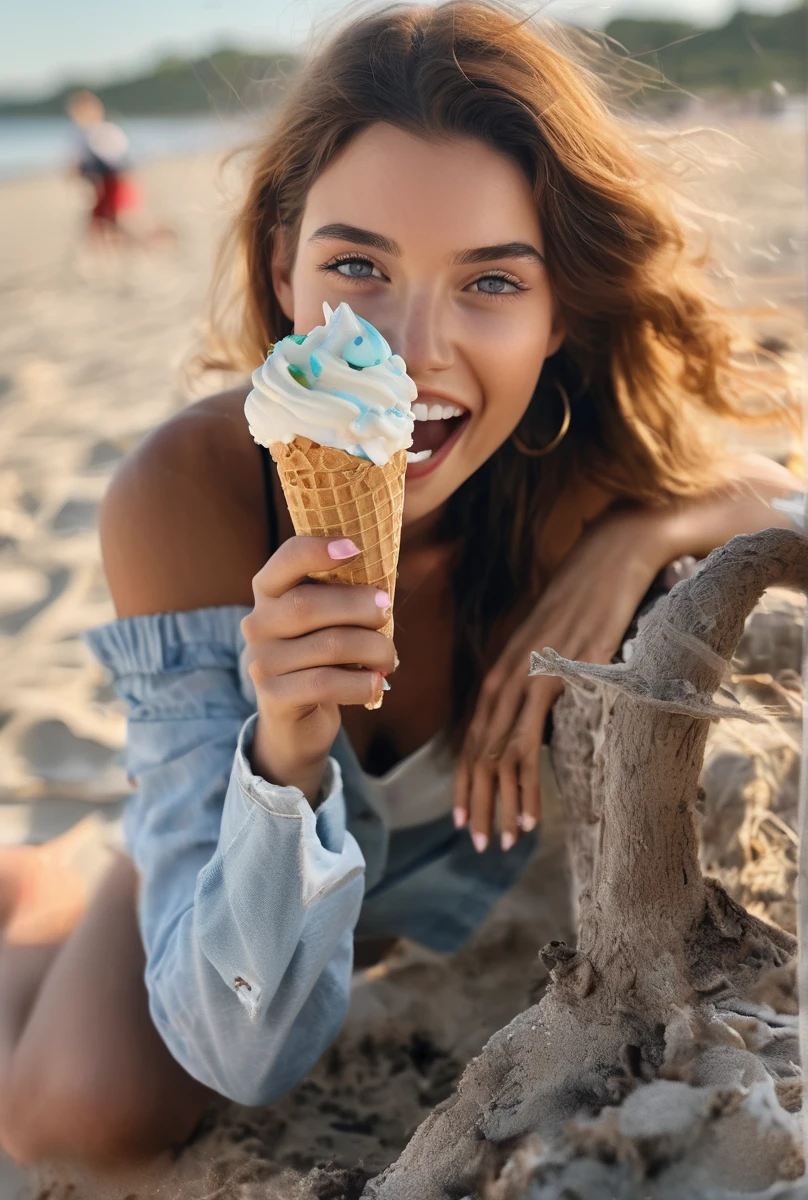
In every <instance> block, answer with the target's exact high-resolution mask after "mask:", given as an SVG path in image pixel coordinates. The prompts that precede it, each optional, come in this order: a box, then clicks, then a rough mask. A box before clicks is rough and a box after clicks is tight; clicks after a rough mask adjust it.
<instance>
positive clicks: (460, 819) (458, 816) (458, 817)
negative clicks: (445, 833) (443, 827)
mask: <svg viewBox="0 0 808 1200" xmlns="http://www.w3.org/2000/svg"><path fill="white" fill-rule="evenodd" d="M452 818H453V819H454V825H455V829H462V828H463V826H464V825H465V823H466V810H465V808H453V809H452Z"/></svg>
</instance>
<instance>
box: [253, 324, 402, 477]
mask: <svg viewBox="0 0 808 1200" xmlns="http://www.w3.org/2000/svg"><path fill="white" fill-rule="evenodd" d="M323 315H324V316H325V325H318V326H317V327H316V328H315V329H313V330H312V331H311V333H309V334H306V335H305V336H303V335H302V334H298V333H292V334H290V335H289V336H288V337H285V338H282V339H281V340H280V341H279V342H276V343H275V345H274V347H273V349H272V352H271V354H270V355H269V357H268V358H267V360H266V362H265V363H264V364H263V366H261V367H259V368H258V370H257V371H254V372H253V377H252V382H253V390H252V391H251V392H250V394H249V396H248V397H247V402H246V404H245V406H244V411H245V414H246V416H247V422H248V424H249V427H250V433H251V434H252V435H253V437H254V439H255V440H256V442H259V443H260V444H261V445H263V446H269V445H271V443H272V442H284V443H287V444H288V443H289V442H292V441H294V439H295V438H296V437H306V438H309V439H310V441H312V442H319V444H320V445H321V446H333V447H334V448H336V449H337V450H345V451H346V452H347V453H348V454H353V455H356V457H357V458H364V459H369V460H370V461H371V462H373V463H376V465H377V466H383V465H384V464H385V463H387V462H389V460H390V459H391V458H392V457H393V455H394V454H396V453H397V451H399V450H405V449H407V447H408V446H411V445H412V429H413V420H414V418H413V412H412V402H413V400H415V398H416V397H417V395H418V389H417V388H416V386H415V384H414V382H413V381H412V379H410V377H409V375H408V374H407V368H406V365H405V363H404V360H403V358H401V357H400V356H399V355H398V354H393V352H392V350H391V349H390V347H389V345H388V344H387V342H386V341H385V339H384V338H383V337H382V335H381V334H380V333H379V331H378V330H377V329H375V328H374V327H373V325H371V324H370V322H369V321H365V320H363V319H362V317H359V316H357V315H356V313H354V312H353V311H352V310H351V308H350V306H349V305H348V304H346V303H345V302H343V303H342V304H340V305H339V307H338V308H337V309H336V311H333V310H332V309H331V306H330V305H329V304H328V303H325V304H323ZM418 457H421V456H416V455H412V454H408V455H407V458H408V460H410V461H411V460H414V459H416V458H418Z"/></svg>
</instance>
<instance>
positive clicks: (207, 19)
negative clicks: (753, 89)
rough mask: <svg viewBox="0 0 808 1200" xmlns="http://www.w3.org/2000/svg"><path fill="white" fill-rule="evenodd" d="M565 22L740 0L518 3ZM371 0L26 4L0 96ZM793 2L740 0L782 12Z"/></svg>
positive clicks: (283, 40)
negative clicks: (539, 8) (543, 10)
mask: <svg viewBox="0 0 808 1200" xmlns="http://www.w3.org/2000/svg"><path fill="white" fill-rule="evenodd" d="M520 2H521V3H523V4H525V5H526V7H532V8H535V7H537V6H538V5H542V4H543V5H544V6H545V7H546V10H547V12H549V13H550V14H551V15H553V16H556V17H558V18H559V19H561V20H573V21H576V22H577V23H578V24H581V25H588V26H590V27H595V28H597V27H602V26H603V25H605V24H606V22H607V21H609V20H611V19H612V18H614V17H616V16H625V15H632V16H633V15H642V16H655V17H665V18H669V19H671V18H672V19H679V20H692V21H694V22H696V23H698V24H700V25H716V24H721V23H722V22H723V21H725V20H726V19H727V18H728V17H729V16H730V15H731V14H732V13H733V12H734V11H735V9H736V8H737V7H738V0H520ZM357 3H358V4H359V6H360V7H361V8H362V9H365V8H368V7H373V0H348V3H347V4H346V0H137V2H136V3H125V2H122V0H26V2H25V3H15V4H14V19H13V20H11V19H9V17H8V16H7V17H6V19H5V20H4V21H3V22H2V28H3V34H2V38H0V93H2V94H5V95H11V94H28V95H38V94H41V93H45V92H48V91H50V90H51V89H54V88H56V87H57V86H59V85H61V84H62V83H66V82H74V81H76V82H78V81H82V80H84V81H86V82H88V83H104V82H107V81H108V80H109V79H111V78H114V77H115V76H116V75H118V74H119V73H121V72H123V73H125V74H130V73H131V74H135V73H136V72H137V71H138V70H139V69H141V68H147V67H148V66H149V65H150V64H151V63H153V62H154V61H155V60H156V59H158V58H162V57H164V56H165V55H169V54H175V53H179V54H200V55H201V54H204V53H206V52H208V51H209V50H211V49H214V48H215V47H216V46H218V45H221V44H222V43H224V42H228V43H231V44H236V45H243V46H245V47H248V48H254V49H260V50H263V49H270V48H276V47H277V48H283V47H289V48H296V47H300V46H302V45H304V44H305V42H306V40H307V38H309V37H310V36H312V31H314V34H315V36H316V32H317V30H318V29H322V28H324V27H327V24H328V20H329V17H333V16H334V15H336V14H337V13H339V12H340V11H341V10H343V9H345V8H346V7H356V6H357ZM794 3H795V0H744V3H743V7H744V8H746V9H753V10H755V11H768V12H780V11H782V10H783V9H786V8H792V7H793V6H794Z"/></svg>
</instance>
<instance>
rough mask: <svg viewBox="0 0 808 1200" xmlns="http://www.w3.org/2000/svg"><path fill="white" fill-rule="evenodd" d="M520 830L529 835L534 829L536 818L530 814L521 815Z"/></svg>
mask: <svg viewBox="0 0 808 1200" xmlns="http://www.w3.org/2000/svg"><path fill="white" fill-rule="evenodd" d="M522 828H523V829H524V831H525V833H530V831H531V829H535V828H536V818H535V817H534V816H533V815H532V814H531V813H522Z"/></svg>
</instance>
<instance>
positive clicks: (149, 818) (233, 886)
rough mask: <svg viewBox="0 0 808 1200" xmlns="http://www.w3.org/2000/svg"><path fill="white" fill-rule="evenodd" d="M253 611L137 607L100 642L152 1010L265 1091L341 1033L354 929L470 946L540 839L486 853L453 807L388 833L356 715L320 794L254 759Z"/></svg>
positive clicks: (176, 1037)
mask: <svg viewBox="0 0 808 1200" xmlns="http://www.w3.org/2000/svg"><path fill="white" fill-rule="evenodd" d="M248 611H249V609H247V608H244V607H240V606H231V607H219V608H205V609H197V610H194V611H191V612H171V613H162V614H157V615H151V616H138V617H128V618H124V619H122V620H118V621H113V622H112V623H110V624H108V625H104V626H102V627H100V628H98V629H95V630H92V631H91V632H89V633H87V634H85V641H86V643H87V645H88V646H89V647H90V649H91V651H92V652H93V654H94V655H95V656H96V658H97V659H98V660H99V661H100V662H101V663H102V664H103V665H104V666H105V667H107V668H108V669H109V671H110V672H111V673H112V676H113V679H114V682H115V687H116V690H117V692H118V694H119V695H120V696H121V697H122V698H123V699H124V700H125V702H126V704H127V707H128V738H127V749H126V764H127V769H128V772H129V775H130V778H131V780H132V782H133V785H134V787H135V791H134V794H133V795H132V797H131V798H130V799H129V801H128V803H127V806H126V809H125V814H124V840H125V845H126V849H127V852H128V853H129V855H130V856H131V858H132V860H133V862H134V864H135V866H136V868H137V871H138V875H139V879H140V889H139V899H138V919H139V926H140V931H141V936H142V939H143V944H144V948H145V951H146V972H145V979H146V986H147V989H148V994H149V1006H150V1012H151V1016H152V1019H153V1021H154V1024H155V1026H156V1027H157V1029H158V1031H159V1032H160V1035H161V1036H162V1038H163V1040H164V1041H165V1043H166V1045H167V1046H168V1049H169V1050H170V1052H171V1053H172V1055H173V1056H174V1058H175V1059H176V1060H177V1061H178V1062H179V1063H181V1064H182V1066H183V1067H184V1068H185V1069H186V1070H187V1071H188V1072H189V1073H190V1074H191V1075H192V1076H193V1077H194V1078H196V1079H198V1080H200V1081H201V1082H202V1083H204V1084H207V1085H208V1086H209V1087H211V1088H213V1089H214V1090H216V1091H217V1092H220V1093H221V1094H222V1095H225V1096H228V1097H230V1098H232V1099H234V1100H237V1101H240V1102H241V1103H244V1104H266V1103H269V1102H270V1101H272V1100H274V1099H276V1098H277V1097H279V1096H281V1095H282V1094H283V1093H284V1092H286V1091H287V1090H288V1089H289V1088H291V1087H292V1086H293V1085H294V1084H295V1083H297V1082H298V1081H299V1080H301V1079H302V1078H303V1076H304V1075H305V1074H306V1073H307V1071H308V1070H309V1069H310V1068H311V1067H312V1066H313V1064H314V1063H315V1062H316V1061H317V1060H318V1059H319V1058H320V1056H321V1055H322V1054H323V1052H324V1051H325V1049H326V1048H327V1047H328V1045H329V1043H330V1042H331V1041H332V1039H333V1038H334V1036H335V1035H336V1033H337V1031H338V1030H339V1028H340V1026H341V1024H342V1022H343V1020H344V1017H345V1013H346V1009H347V1004H348V994H349V989H350V980H351V971H352V965H353V938H354V935H355V934H356V935H360V934H364V935H371V936H373V935H375V936H407V937H411V938H414V939H415V940H417V941H420V942H422V943H424V944H425V945H428V946H431V947H432V948H434V949H436V950H440V951H451V950H455V949H457V948H458V947H459V946H460V945H462V943H463V942H464V941H465V940H466V938H467V937H468V936H469V934H470V933H471V932H472V930H473V929H474V928H475V927H476V926H477V925H478V924H479V923H480V922H481V921H482V920H483V918H484V917H485V916H486V915H487V913H488V912H489V911H490V909H491V907H492V905H493V904H494V902H495V901H496V900H497V899H498V898H499V896H500V895H502V893H503V892H504V891H506V890H507V889H508V888H509V887H510V886H511V885H512V884H513V883H514V882H515V881H516V879H517V878H518V876H519V875H520V874H521V872H522V870H523V869H524V867H525V865H526V863H527V861H528V859H529V857H530V855H531V854H532V852H533V850H534V849H535V844H536V835H535V834H530V835H523V836H522V837H521V838H520V840H519V842H518V843H517V845H516V846H515V847H514V848H513V849H512V850H510V851H509V852H508V853H503V852H502V851H501V849H500V848H499V846H498V845H497V844H495V843H492V845H491V846H490V847H489V849H488V850H486V852H485V853H484V854H481V855H478V854H477V853H476V851H474V849H473V846H472V844H471V839H470V837H469V835H468V832H467V831H465V830H460V831H458V830H455V829H454V826H453V824H452V821H451V817H450V816H449V815H443V816H441V817H440V818H439V819H437V820H432V821H429V822H427V823H425V824H419V825H416V826H414V827H410V828H404V829H390V828H389V827H388V824H387V823H386V821H385V815H384V812H383V811H381V810H380V809H379V806H378V804H376V807H374V803H373V799H372V796H373V792H372V789H371V788H370V787H369V786H368V783H367V777H366V776H364V775H363V772H362V770H361V767H360V765H359V763H358V761H357V758H356V755H355V753H354V751H353V749H352V747H351V745H350V742H349V741H348V738H347V736H346V735H345V733H344V731H342V730H340V733H339V735H338V736H337V739H336V741H335V742H334V745H333V747H332V749H331V754H330V757H329V759H328V764H327V768H326V771H325V776H324V780H323V786H322V791H321V796H320V800H319V803H318V804H317V806H316V809H313V808H312V806H311V805H310V804H309V803H308V802H307V800H306V798H305V797H304V795H303V793H302V792H301V791H300V790H299V789H297V788H294V787H279V786H277V785H274V784H271V783H268V782H267V781H266V780H265V779H262V778H261V777H260V776H257V775H255V774H254V773H253V771H252V768H251V766H250V748H251V743H252V737H253V731H254V726H255V721H256V700H255V690H254V687H253V684H252V681H251V679H250V677H249V675H248V674H247V672H246V669H245V664H244V639H243V637H242V634H241V628H240V625H241V619H242V618H243V617H244V616H245V615H246V614H247V612H248Z"/></svg>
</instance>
